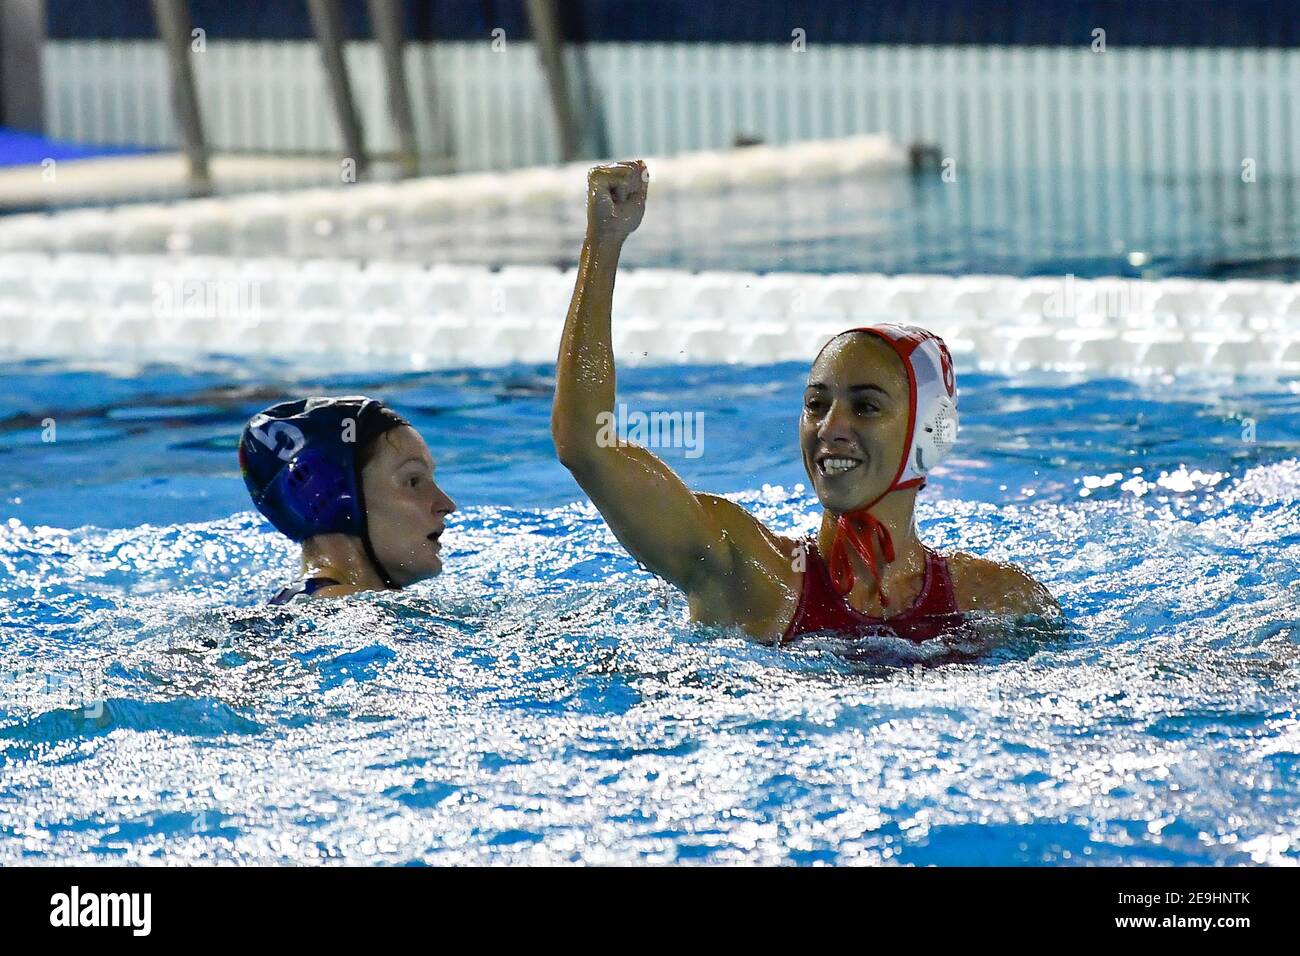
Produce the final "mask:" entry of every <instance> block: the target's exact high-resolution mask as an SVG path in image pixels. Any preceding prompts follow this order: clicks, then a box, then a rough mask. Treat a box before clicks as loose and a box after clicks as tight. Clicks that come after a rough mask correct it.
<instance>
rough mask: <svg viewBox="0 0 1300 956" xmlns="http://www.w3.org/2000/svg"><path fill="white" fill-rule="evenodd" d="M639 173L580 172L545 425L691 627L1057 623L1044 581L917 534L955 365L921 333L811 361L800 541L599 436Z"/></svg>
mask: <svg viewBox="0 0 1300 956" xmlns="http://www.w3.org/2000/svg"><path fill="white" fill-rule="evenodd" d="M644 170H645V167H644V165H643V164H642V163H639V162H637V163H617V164H613V165H609V166H598V167H595V168H594V169H592V170H591V173H590V175H589V179H588V201H587V202H588V204H587V236H586V240H585V242H584V244H583V247H582V256H581V261H580V263H579V267H578V277H577V283H576V287H575V289H574V294H573V301H572V304H571V305H570V307H569V314H568V319H567V321H566V323H565V327H564V336H563V339H562V341H561V345H560V354H559V360H558V363H557V366H556V379H557V381H556V392H555V406H554V409H553V412H552V419H551V431H552V436H553V438H554V440H555V448H556V452H557V454H558V455H559V458H560V461H561V462H562V463H563V464H564V465H565V466H566V467H567V468H568V469H569V471H570V472H572V474H573V476H574V478H576V479H577V481H578V484H579V485H581V486H582V488H583V490H584V491H586V493H587V494H588V495H589V496H590V497H591V500H592V502H593V503H594V504H595V505H596V507H597V508H599V509H600V512H601V514H602V515H603V516H604V518H605V520H606V522H608V524H609V526H610V528H611V529H612V530H613V532H614V534H615V536H617V538H618V539H619V541H620V542H622V544H623V545H624V547H626V548H627V549H628V551H630V552H631V553H632V555H633V556H634V557H635V558H636V559H637V560H638V561H640V562H641V563H642V564H644V565H645V567H647V568H648V569H649V570H650V571H652V572H654V573H655V574H658V575H660V576H662V577H663V578H665V579H667V580H668V581H669V582H671V583H672V584H674V585H676V586H677V587H678V588H680V589H681V590H682V591H684V592H685V593H686V595H687V597H688V600H689V604H690V610H691V616H692V618H693V619H694V620H696V621H698V622H701V623H706V624H716V625H724V626H726V625H733V626H739V627H740V628H742V629H743V630H745V631H746V632H747V633H749V634H750V635H752V636H754V637H757V638H761V639H765V640H771V641H783V640H791V639H793V638H796V637H798V636H799V635H801V634H806V633H809V632H814V631H835V632H840V633H848V634H866V633H885V634H894V635H897V636H899V637H903V638H907V639H910V640H913V641H918V642H919V641H924V640H927V639H930V638H933V637H936V636H938V635H940V634H942V633H944V632H945V631H947V630H949V629H952V628H953V627H955V626H956V625H958V624H959V623H960V622H961V621H962V620H964V619H965V617H966V615H967V614H968V613H969V612H975V611H983V612H988V613H991V614H998V615H1017V616H1019V615H1029V614H1038V615H1043V616H1055V615H1057V614H1058V613H1059V609H1058V607H1057V605H1056V603H1055V601H1054V600H1053V599H1052V597H1051V595H1050V594H1049V593H1048V592H1047V590H1046V589H1045V588H1044V587H1043V586H1042V585H1041V584H1039V583H1038V582H1036V581H1034V580H1033V579H1032V578H1031V577H1030V576H1029V575H1027V574H1026V573H1025V572H1024V571H1022V570H1020V569H1019V568H1017V567H1014V566H1012V565H1008V564H1001V563H997V562H994V561H989V560H985V559H982V558H978V557H974V556H972V555H969V554H962V553H954V554H951V555H948V556H946V557H945V556H943V555H940V554H937V553H936V552H934V551H932V550H931V549H930V548H928V547H926V546H925V545H924V544H923V543H922V542H921V540H920V539H919V538H918V537H917V533H916V526H915V514H914V512H915V505H916V494H917V491H918V490H919V489H920V488H921V487H922V486H923V485H924V483H925V475H926V473H927V472H929V471H930V470H931V469H932V468H934V466H935V465H936V464H938V463H939V461H940V460H941V459H942V458H943V456H944V455H945V454H946V453H947V451H948V449H949V448H950V447H951V444H952V442H953V441H954V440H955V438H956V428H957V407H956V395H957V393H956V382H955V380H954V376H953V370H952V360H951V357H950V356H949V354H948V349H947V347H946V346H945V345H944V344H943V342H942V340H940V339H939V338H938V337H937V336H935V335H933V334H931V333H930V332H927V331H925V330H924V329H919V328H912V327H907V326H897V325H881V326H874V327H870V328H862V329H852V330H849V331H846V332H844V333H841V334H840V335H837V336H835V337H834V338H833V339H831V341H830V342H829V343H827V344H826V346H825V347H824V348H823V349H822V351H821V353H820V354H819V355H818V356H817V358H816V360H815V361H814V362H813V365H812V369H811V371H810V372H809V376H808V384H807V388H806V389H805V392H804V399H803V411H802V414H801V417H800V422H799V436H800V445H801V449H802V453H803V461H804V466H805V468H806V469H807V472H808V476H809V478H810V480H811V482H812V487H813V489H814V490H815V491H816V493H817V497H818V499H819V500H820V501H821V503H822V506H823V508H824V512H823V515H822V520H821V526H820V527H819V529H818V531H817V533H816V534H815V535H813V536H810V537H809V538H808V539H806V540H796V539H794V538H789V537H783V536H781V535H778V534H775V533H773V532H772V531H770V530H769V529H768V528H766V527H764V526H763V525H762V524H761V523H760V522H759V521H758V520H757V519H756V518H755V517H754V516H753V515H751V514H750V513H749V512H748V511H746V510H745V509H744V508H742V507H741V506H739V505H737V504H735V503H734V502H731V501H728V500H727V499H725V498H720V497H717V496H714V495H708V494H701V493H696V492H692V491H691V490H690V489H689V488H687V487H686V486H685V485H684V484H683V483H682V481H681V479H680V478H678V476H677V475H676V474H675V473H674V472H673V471H672V469H670V468H668V467H667V466H666V465H665V464H664V463H663V462H662V461H660V460H659V459H658V458H656V457H655V456H654V455H652V454H651V453H650V452H649V451H647V450H646V449H644V448H640V447H637V446H629V445H625V444H615V445H613V446H612V447H610V443H608V442H604V443H601V442H598V441H597V427H596V423H597V421H598V418H597V416H598V415H599V414H600V413H602V412H604V413H609V412H610V411H611V409H612V408H613V406H614V379H615V369H614V355H613V350H612V348H611V339H610V310H611V305H612V301H613V292H614V275H615V272H616V270H617V267H618V259H619V253H620V251H621V249H622V245H623V242H624V240H625V239H626V238H627V236H628V235H629V234H631V233H632V232H633V231H634V230H635V229H636V228H637V226H638V225H639V224H640V222H641V217H642V215H643V214H644V211H645V198H646V177H645V176H644Z"/></svg>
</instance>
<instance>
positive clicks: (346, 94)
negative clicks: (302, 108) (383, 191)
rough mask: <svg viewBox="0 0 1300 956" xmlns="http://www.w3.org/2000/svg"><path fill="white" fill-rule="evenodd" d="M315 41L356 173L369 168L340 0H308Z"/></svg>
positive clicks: (345, 144)
mask: <svg viewBox="0 0 1300 956" xmlns="http://www.w3.org/2000/svg"><path fill="white" fill-rule="evenodd" d="M307 9H308V10H309V11H310V12H311V21H312V26H313V27H314V28H315V30H316V40H317V41H318V42H319V43H320V55H321V62H322V63H323V64H324V65H325V74H326V76H327V77H328V78H329V84H330V95H331V96H332V97H333V99H334V110H335V112H336V113H337V114H338V120H339V132H340V133H342V135H343V148H344V151H345V152H346V154H347V157H348V158H349V159H351V160H352V161H353V162H354V163H356V169H357V175H358V176H360V175H362V174H363V173H364V172H365V170H366V155H365V145H364V144H365V138H364V137H363V136H362V132H361V118H360V117H359V116H358V115H357V106H356V103H355V102H354V101H353V99H352V84H351V83H350V82H348V68H347V64H346V63H344V62H343V7H342V4H341V2H340V0H307Z"/></svg>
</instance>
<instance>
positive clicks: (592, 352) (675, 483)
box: [551, 161, 757, 593]
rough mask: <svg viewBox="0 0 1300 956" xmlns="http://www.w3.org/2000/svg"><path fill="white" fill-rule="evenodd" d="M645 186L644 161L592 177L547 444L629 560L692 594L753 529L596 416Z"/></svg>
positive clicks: (605, 391)
mask: <svg viewBox="0 0 1300 956" xmlns="http://www.w3.org/2000/svg"><path fill="white" fill-rule="evenodd" d="M646 178H647V177H646V176H645V164H644V163H641V162H639V161H638V162H632V163H615V164H613V165H609V166H597V167H594V168H593V169H592V170H591V172H590V173H589V174H588V177H587V238H586V240H585V241H584V242H583V245H582V258H581V260H580V261H579V264H578V279H577V283H576V284H575V286H574V289H573V301H572V302H571V303H570V305H569V315H568V318H567V319H566V320H565V324H564V337H563V338H562V339H561V341H560V355H559V359H558V361H557V362H556V369H555V373H556V375H555V377H556V385H555V406H554V408H553V409H552V412H551V436H552V437H553V438H554V440H555V451H556V454H557V455H558V456H559V459H560V462H561V463H562V464H563V465H564V466H565V467H566V468H568V469H569V471H570V472H572V473H573V476H574V478H575V479H577V482H578V484H579V485H581V486H582V489H583V490H584V491H585V492H586V493H587V495H588V496H589V497H590V498H591V500H592V502H593V503H594V504H595V505H596V507H597V508H599V509H600V513H601V514H602V515H603V516H604V518H605V521H606V522H608V524H609V526H610V529H611V530H612V531H613V532H614V535H615V536H616V537H617V538H618V540H619V541H620V542H622V544H623V546H624V547H625V548H627V549H628V551H630V552H631V553H632V556H633V557H635V558H636V559H637V560H638V561H640V562H641V563H642V564H644V565H645V566H646V567H647V568H649V569H650V570H651V571H653V572H654V573H655V574H658V575H660V576H661V577H663V578H665V579H667V580H668V581H670V582H671V583H673V584H675V585H677V586H678V587H680V588H682V589H683V590H685V591H687V592H688V593H693V592H695V591H697V590H698V589H699V588H700V587H701V586H702V585H703V583H704V582H705V581H706V579H714V580H717V579H718V578H721V577H726V576H727V575H729V574H730V572H731V570H732V565H733V561H734V555H733V553H732V544H733V542H732V541H729V540H728V535H727V534H726V532H727V530H728V528H729V526H731V525H733V524H734V523H736V522H738V521H739V522H745V521H747V522H748V523H750V524H754V525H756V524H757V522H756V521H755V520H754V519H753V518H752V517H751V516H749V514H748V512H745V511H744V509H741V508H739V507H737V506H736V505H734V504H732V503H731V502H728V501H725V500H724V499H719V498H714V497H712V496H709V495H699V496H697V495H695V494H693V493H692V492H691V490H690V489H689V488H687V487H686V485H684V484H683V483H682V480H681V479H680V478H678V477H677V475H676V474H675V473H674V472H673V470H672V469H671V468H669V467H668V466H667V465H665V464H664V463H663V462H662V461H660V460H659V459H658V458H656V457H655V456H654V455H652V454H651V453H650V452H649V451H647V450H646V449H644V448H641V447H639V446H629V445H617V444H615V443H611V442H608V441H606V442H604V443H603V444H602V443H601V441H600V440H599V436H600V428H599V423H600V417H599V416H600V415H601V413H602V412H604V413H610V414H612V413H613V410H614V377H615V376H614V351H613V347H612V345H611V340H610V309H611V307H612V305H613V297H614V273H615V271H616V270H617V269H618V258H619V253H620V252H621V251H622V248H623V242H624V240H626V239H627V237H628V235H630V234H631V233H632V231H633V230H635V229H636V227H637V226H638V225H640V223H641V216H642V214H643V213H644V212H645V199H646ZM609 432H610V429H608V428H606V429H605V434H606V435H608V434H609ZM735 512H739V513H740V514H739V515H737V514H736V513H735Z"/></svg>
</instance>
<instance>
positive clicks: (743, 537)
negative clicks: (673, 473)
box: [695, 492, 798, 558]
mask: <svg viewBox="0 0 1300 956" xmlns="http://www.w3.org/2000/svg"><path fill="white" fill-rule="evenodd" d="M695 498H696V500H697V501H699V503H700V507H702V508H703V509H704V512H705V514H707V515H709V518H710V520H712V521H713V522H714V523H715V525H716V527H717V528H718V529H719V530H721V531H723V532H724V533H726V534H727V535H728V537H729V538H731V541H732V545H733V547H735V546H739V547H741V548H744V549H747V550H754V551H758V550H766V549H768V548H773V549H775V550H776V551H777V552H779V553H780V554H781V555H783V556H784V557H787V558H792V557H793V555H794V550H795V548H796V547H797V546H798V542H797V541H796V540H795V539H794V538H789V537H786V536H785V535H780V534H777V533H776V532H775V531H772V530H771V529H770V528H768V527H767V525H765V524H763V522H761V521H759V520H758V518H756V517H755V516H754V515H753V514H752V513H751V512H750V511H749V510H748V509H746V508H745V507H743V506H742V505H738V504H736V502H734V501H732V500H731V499H729V498H723V497H722V496H721V495H710V494H705V493H703V492H696V494H695Z"/></svg>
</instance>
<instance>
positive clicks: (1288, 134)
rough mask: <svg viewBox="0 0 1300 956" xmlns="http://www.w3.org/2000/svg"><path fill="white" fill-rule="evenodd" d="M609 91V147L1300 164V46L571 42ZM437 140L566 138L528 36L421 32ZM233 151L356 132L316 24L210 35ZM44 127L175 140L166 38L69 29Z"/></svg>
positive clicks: (50, 55)
mask: <svg viewBox="0 0 1300 956" xmlns="http://www.w3.org/2000/svg"><path fill="white" fill-rule="evenodd" d="M567 55H568V57H569V64H570V66H571V68H572V69H573V71H574V74H575V75H581V74H582V72H583V71H584V70H585V71H586V74H587V75H588V76H589V77H590V84H589V85H590V88H591V89H592V90H594V91H595V97H596V101H597V102H596V103H595V104H594V112H595V113H598V114H599V115H600V116H601V117H603V123H604V127H605V129H606V131H607V134H608V143H607V144H606V145H607V147H608V152H609V153H610V154H612V155H629V156H630V155H664V154H671V153H676V152H682V151H686V150H699V149H717V148H721V147H726V146H730V145H732V144H733V143H734V142H735V141H736V140H737V138H741V137H747V138H754V139H759V140H762V141H764V142H769V143H786V142H791V141H795V140H801V139H818V138H832V137H839V136H848V135H856V134H863V133H885V134H888V135H891V136H892V137H893V138H894V139H896V140H898V141H900V142H903V143H912V142H926V143H933V144H937V145H938V146H939V147H940V149H941V155H942V156H946V157H950V158H952V159H954V160H955V161H956V163H957V168H958V169H961V168H962V167H963V166H965V167H966V168H998V167H1035V168H1042V169H1051V168H1097V169H1101V168H1110V169H1128V170H1137V171H1144V172H1150V173H1152V174H1154V175H1161V176H1177V175H1186V174H1197V173H1211V172H1213V173H1220V174H1224V173H1231V174H1235V173H1237V172H1240V171H1241V169H1242V164H1243V163H1244V162H1247V161H1252V162H1253V164H1254V170H1255V175H1257V176H1259V177H1265V176H1279V175H1283V174H1291V175H1295V174H1300V110H1298V109H1297V107H1300V50H1293V49H1287V50H1281V49H1262V50H1242V49H1225V50H1217V49H1194V50H1193V49H1167V48H1134V49H1125V48H1123V47H1122V46H1118V45H1116V44H1115V43H1111V44H1110V46H1109V48H1108V49H1107V51H1106V52H1105V53H1093V52H1091V50H1090V49H1089V48H1088V47H1087V46H1080V47H1079V48H1077V49H1076V48H1054V47H1053V48H1022V47H975V46H968V47H926V46H897V47H885V46H850V45H833V44H818V43H816V42H810V43H809V44H808V46H807V49H806V51H805V52H802V53H798V52H795V51H794V50H792V49H790V48H789V47H787V46H784V45H779V44H765V45H757V44H663V43H659V44H608V43H602V44H590V45H587V46H585V47H582V48H570V49H569V50H568V51H567ZM346 56H347V60H348V64H349V66H350V68H351V75H352V79H353V83H354V89H355V93H356V98H357V102H358V105H359V108H360V110H361V112H362V114H363V117H364V120H365V123H366V140H367V146H368V149H370V150H371V151H373V152H384V151H387V150H391V149H393V148H394V146H395V143H396V136H395V133H394V130H393V128H392V126H391V123H390V121H389V119H388V115H387V111H386V109H385V104H384V92H383V84H382V71H381V68H380V61H379V54H378V49H377V47H376V46H375V44H373V43H368V42H356V43H351V44H349V45H348V47H347V51H346ZM406 56H407V66H408V73H409V83H410V87H411V90H410V92H411V96H412V101H413V103H414V104H415V113H416V126H417V138H418V140H419V143H420V146H421V150H422V151H423V152H424V154H425V155H428V156H438V155H442V154H444V153H447V154H448V155H452V156H454V159H455V163H456V165H457V167H458V168H460V169H465V170H478V169H501V168H507V167H515V166H528V165H537V164H543V163H550V162H554V161H556V160H557V158H558V153H557V145H556V139H555V135H554V132H553V122H552V119H551V112H550V107H549V100H548V98H547V95H546V89H545V83H544V79H543V76H542V74H541V71H540V68H539V66H538V61H537V56H536V53H535V51H534V49H533V48H532V46H531V44H529V43H526V42H522V41H514V40H508V41H507V43H506V46H505V49H504V50H502V51H501V52H494V51H493V48H492V45H491V43H490V42H489V41H488V40H486V39H485V40H484V41H482V42H439V43H432V44H429V43H426V44H412V45H410V46H408V48H407V53H406ZM194 60H195V64H196V74H197V78H198V83H199V87H200V100H201V107H202V111H203V115H204V121H205V123H206V126H207V129H208V133H209V136H210V139H211V142H212V144H213V146H214V147H215V148H217V149H219V150H232V151H239V150H255V151H277V152H280V151H309V152H332V151H336V150H338V149H339V148H340V140H339V137H338V132H337V129H336V127H335V121H334V113H333V109H332V107H331V104H330V101H329V98H328V94H327V90H326V85H325V79H324V75H323V72H322V69H321V66H320V61H319V56H318V54H317V51H316V49H315V47H314V45H313V44H311V43H307V42H274V43H272V42H235V41H226V42H222V41H212V42H209V44H208V46H207V50H206V52H204V53H201V54H195V55H194ZM43 72H44V77H43V80H44V89H45V97H46V122H47V133H48V135H50V136H53V137H56V138H65V139H70V140H79V141H90V142H105V143H138V144H143V145H154V146H170V145H174V144H175V142H176V137H175V131H174V129H173V125H172V121H171V115H170V109H169V105H168V102H169V101H168V96H167V88H166V75H167V74H166V69H165V64H164V62H163V56H162V51H161V48H160V47H159V45H158V44H157V43H154V42H143V41H132V42H119V41H54V42H50V43H48V44H47V45H46V48H45V57H44V65H43Z"/></svg>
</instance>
